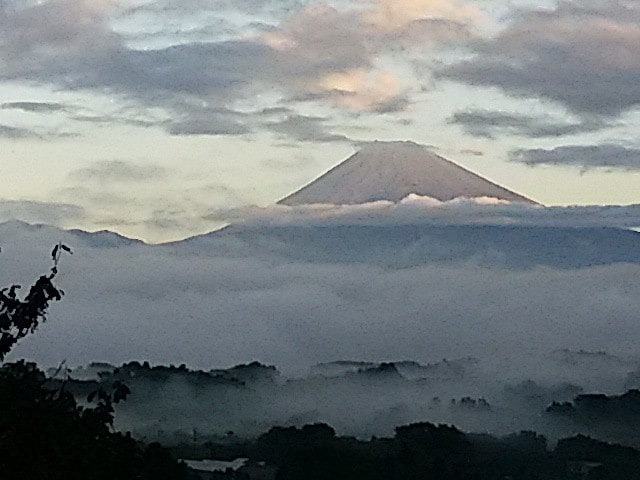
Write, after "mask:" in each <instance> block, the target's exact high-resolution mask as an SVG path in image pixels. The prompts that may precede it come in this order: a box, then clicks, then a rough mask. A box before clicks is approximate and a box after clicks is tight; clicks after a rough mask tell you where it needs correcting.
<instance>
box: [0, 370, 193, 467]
mask: <svg viewBox="0 0 640 480" xmlns="http://www.w3.org/2000/svg"><path fill="white" fill-rule="evenodd" d="M122 394H123V389H122V386H116V389H115V390H114V392H113V393H106V392H104V391H103V392H101V393H99V394H98V396H99V401H98V403H97V405H96V406H94V407H93V408H84V407H81V406H79V405H78V404H77V403H76V400H75V398H74V397H73V395H72V394H71V393H68V392H66V391H65V390H64V389H56V390H52V389H49V388H47V381H46V378H45V376H44V374H43V373H42V372H41V371H40V370H38V368H37V367H36V366H35V365H34V364H30V363H24V362H18V363H14V364H6V365H3V366H2V368H1V369H0V411H1V412H2V414H1V415H0V478H2V480H13V479H15V480H18V479H19V480H25V479H34V480H35V479H50V480H57V479H60V480H62V479H64V480H75V479H78V480H80V479H82V480H102V479H104V480H107V479H109V480H114V479H122V480H125V479H148V480H152V479H157V480H161V479H166V480H169V479H171V480H173V479H182V478H186V473H187V472H186V467H185V466H184V465H182V464H179V463H177V462H176V461H175V460H174V459H173V458H172V456H171V455H170V453H169V451H168V450H166V449H164V448H162V447H161V446H160V445H159V444H151V445H144V444H142V443H140V442H138V441H136V440H134V439H132V438H131V436H129V435H127V434H122V433H117V432H114V431H113V429H112V423H113V406H112V403H113V402H114V401H115V400H114V399H115V398H116V397H117V396H119V395H122Z"/></svg>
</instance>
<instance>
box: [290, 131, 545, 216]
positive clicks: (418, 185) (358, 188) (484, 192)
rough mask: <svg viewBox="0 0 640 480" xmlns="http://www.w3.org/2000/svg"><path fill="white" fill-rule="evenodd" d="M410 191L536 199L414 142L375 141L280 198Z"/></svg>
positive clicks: (359, 197)
mask: <svg viewBox="0 0 640 480" xmlns="http://www.w3.org/2000/svg"><path fill="white" fill-rule="evenodd" d="M411 194H416V195H420V196H425V197H432V198H435V199H437V200H440V201H447V200H453V199H455V198H459V197H468V198H473V197H491V198H497V199H500V200H507V201H509V202H521V203H529V204H534V203H536V202H534V201H532V200H530V199H528V198H526V197H524V196H522V195H519V194H517V193H515V192H512V191H511V190H507V189H506V188H504V187H501V186H500V185H496V184H495V183H493V182H490V181H489V180H487V179H485V178H483V177H481V176H479V175H476V174H475V173H472V172H470V171H469V170H466V169H464V168H462V167H461V166H459V165H456V164H455V163H453V162H450V161H449V160H446V159H444V158H442V157H441V156H439V155H436V154H435V153H433V152H431V151H429V150H427V149H426V148H425V147H424V146H421V145H419V144H417V143H413V142H373V143H371V144H369V145H367V146H365V147H364V148H362V149H361V150H360V151H359V152H357V153H356V154H354V155H353V156H351V157H349V158H348V159H347V160H345V161H344V162H342V163H340V164H339V165H337V166H336V167H334V168H332V169H331V170H329V171H328V172H326V173H325V174H324V175H322V176H321V177H319V178H318V179H316V180H315V181H313V182H311V183H310V184H309V185H307V186H305V187H303V188H302V189H300V190H298V191H297V192H295V193H293V194H291V195H289V196H288V197H286V198H284V199H282V200H280V202H279V203H280V204H281V205H289V206H297V205H305V204H314V203H331V204H340V205H354V204H363V203H369V202H374V201H377V200H388V201H391V202H399V201H401V200H402V199H404V198H405V197H407V196H409V195H411Z"/></svg>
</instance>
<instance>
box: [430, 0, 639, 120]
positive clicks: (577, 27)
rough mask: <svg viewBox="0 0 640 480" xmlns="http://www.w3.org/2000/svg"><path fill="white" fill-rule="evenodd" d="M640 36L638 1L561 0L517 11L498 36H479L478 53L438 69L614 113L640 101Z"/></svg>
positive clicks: (590, 112)
mask: <svg viewBox="0 0 640 480" xmlns="http://www.w3.org/2000/svg"><path fill="white" fill-rule="evenodd" d="M639 43H640V8H638V6H637V5H635V4H633V3H631V2H624V3H623V2H620V1H616V0H604V1H599V2H580V3H578V2H568V1H560V2H559V3H558V4H557V6H556V7H555V8H552V9H543V8H538V9H531V10H521V11H519V12H517V13H516V14H515V15H514V16H513V17H512V18H511V23H510V24H509V25H508V26H507V27H506V28H505V29H504V30H503V31H501V32H500V33H499V34H498V35H497V36H496V37H495V38H492V39H490V40H487V41H480V42H477V43H476V44H475V47H474V49H475V52H476V55H475V57H473V58H471V59H470V60H466V61H462V62H460V63H457V64H454V65H451V66H447V67H444V68H442V69H441V70H440V71H439V72H438V74H437V76H438V77H439V78H448V79H452V80H457V81H460V82H464V83H467V84H469V85H480V86H495V87H500V88H501V89H503V90H504V91H505V92H507V93H509V94H512V95H514V96H524V97H534V98H541V99H548V100H552V101H555V102H558V103H559V104H561V105H564V106H566V107H567V108H568V109H569V110H570V111H571V112H573V113H576V114H578V115H582V116H585V117H587V118H589V117H592V116H594V115H595V116H600V117H602V118H603V119H612V118H616V117H618V116H619V115H620V114H621V113H623V112H626V111H629V110H633V109H635V108H636V107H637V106H638V105H640V84H639V83H638V81H637V79H638V77H639V76H640V50H639V49H638V48H637V46H638V44H639Z"/></svg>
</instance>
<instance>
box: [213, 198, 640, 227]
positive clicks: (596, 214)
mask: <svg viewBox="0 0 640 480" xmlns="http://www.w3.org/2000/svg"><path fill="white" fill-rule="evenodd" d="M206 218H207V219H209V220H217V221H225V222H228V223H231V224H242V225H246V226H250V227H253V226H348V225H361V226H362V225H368V226H394V225H505V226H518V225H519V226H560V227H612V228H636V227H638V226H640V205H628V206H604V207H603V206H596V205H594V206H571V207H544V206H540V205H528V204H524V203H510V202H508V201H505V200H500V199H497V198H489V197H480V198H457V199H454V200H450V201H445V202H442V201H440V200H437V199H435V198H431V197H423V196H419V195H415V194H411V195H409V196H408V197H406V198H405V199H403V200H401V201H400V202H397V203H394V202H390V201H376V202H371V203H365V204H359V205H332V204H314V205H303V206H295V207H290V206H285V205H272V206H269V207H244V208H238V209H229V210H215V211H211V212H210V213H209V214H208V215H207V217H206Z"/></svg>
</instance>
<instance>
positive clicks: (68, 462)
mask: <svg viewBox="0 0 640 480" xmlns="http://www.w3.org/2000/svg"><path fill="white" fill-rule="evenodd" d="M63 252H68V253H70V254H71V253H72V252H71V249H70V248H69V247H67V246H66V245H63V244H61V243H59V244H58V245H56V246H55V247H54V249H53V251H52V252H51V257H52V260H53V266H52V267H51V270H50V272H49V273H48V274H45V275H42V276H41V277H40V278H38V279H37V280H36V282H35V283H34V284H33V285H32V286H31V287H30V289H29V293H28V294H27V295H26V296H25V297H24V299H21V298H20V297H19V296H18V290H19V289H20V286H19V285H12V286H10V287H7V288H4V289H2V290H0V361H3V360H4V358H5V357H6V355H7V354H8V353H9V352H10V351H11V349H12V348H13V347H14V346H15V344H16V343H17V342H18V341H19V340H20V339H22V338H24V337H25V336H27V335H28V334H30V333H34V332H35V330H36V329H37V328H38V326H39V325H40V324H41V323H42V322H44V321H46V319H47V310H48V308H49V306H50V305H51V302H54V301H59V300H61V299H62V296H63V295H64V292H63V291H62V290H61V289H59V288H58V287H57V286H56V285H54V283H53V280H54V279H55V277H56V275H57V274H58V262H59V260H60V256H61V255H62V253H63ZM50 385H51V382H50V381H49V379H47V377H46V376H45V374H44V373H43V372H42V371H41V370H40V369H39V368H38V367H37V366H36V365H35V364H34V363H26V362H24V361H19V362H16V363H6V364H3V365H0V412H1V413H0V478H1V479H2V480H24V479H48V480H113V479H122V480H182V479H186V478H187V475H188V473H187V467H186V466H185V465H184V464H183V463H178V462H177V461H176V460H175V459H174V458H173V457H172V455H171V454H170V452H169V451H168V450H167V449H165V448H163V447H161V446H160V445H158V444H151V445H145V444H143V443H142V442H138V441H136V440H134V439H133V438H132V437H131V435H130V434H128V433H127V434H122V433H119V432H116V431H114V429H113V421H114V405H115V404H116V403H119V402H120V401H123V400H125V399H126V397H127V395H128V394H129V393H130V391H129V388H128V387H127V386H126V385H124V384H123V383H121V382H118V381H117V382H114V384H113V391H112V392H111V393H109V392H107V391H105V390H104V389H102V388H101V389H99V390H98V391H96V392H94V393H92V394H91V395H90V396H89V398H88V399H87V400H88V402H89V403H93V404H94V406H93V407H92V408H91V407H83V406H80V405H78V404H77V402H76V399H75V398H74V396H73V395H72V394H71V393H70V392H68V391H66V390H65V388H64V387H65V386H64V384H63V385H62V387H61V388H52V387H51V386H50Z"/></svg>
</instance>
